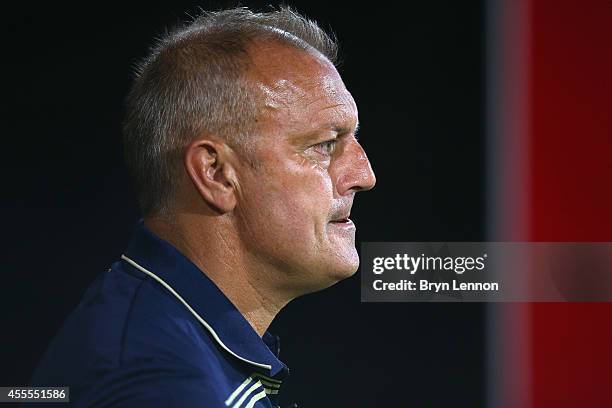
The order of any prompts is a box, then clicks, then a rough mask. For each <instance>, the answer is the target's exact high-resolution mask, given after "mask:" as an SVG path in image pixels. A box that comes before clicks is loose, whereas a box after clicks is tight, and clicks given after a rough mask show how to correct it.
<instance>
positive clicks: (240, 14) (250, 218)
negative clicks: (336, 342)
mask: <svg viewBox="0 0 612 408" xmlns="http://www.w3.org/2000/svg"><path fill="white" fill-rule="evenodd" d="M335 55H336V45H335V43H334V42H333V41H332V39H330V37H329V36H328V35H327V34H325V33H324V32H323V31H322V30H321V29H320V28H319V27H318V26H317V25H316V24H315V23H314V22H311V21H308V20H306V19H304V18H303V17H301V16H300V15H298V14H296V13H294V12H292V11H291V10H289V9H287V8H281V9H280V10H278V11H273V12H269V13H260V14H257V13H252V12H250V11H248V10H247V9H243V8H238V9H232V10H225V11H219V12H214V13H205V14H203V15H202V16H200V17H199V18H197V19H195V21H193V22H192V23H190V24H188V25H186V26H184V27H182V28H180V29H178V30H176V31H175V32H173V33H171V34H169V35H167V36H166V37H165V38H164V39H163V40H161V41H160V42H159V44H158V45H157V46H156V47H155V48H154V49H153V51H152V52H151V55H150V56H149V57H148V58H147V59H146V60H145V61H144V62H143V63H142V64H141V65H140V67H139V70H138V76H137V78H136V80H135V82H134V85H133V88H132V90H131V92H130V94H129V96H128V99H127V115H126V119H125V126H124V136H125V140H124V142H125V156H126V162H127V165H128V167H129V169H130V171H131V174H132V175H133V178H134V180H135V186H136V189H137V192H138V196H139V200H140V204H141V208H142V212H143V215H144V221H141V222H140V223H139V224H138V225H137V227H136V230H135V233H134V236H133V238H132V241H131V243H130V245H129V246H128V249H127V250H126V251H125V253H124V254H123V255H122V257H121V260H120V261H118V262H116V263H115V264H113V265H112V267H111V268H110V269H109V270H108V271H107V272H105V273H103V274H102V275H101V276H99V277H98V279H97V280H96V281H95V282H94V283H93V284H92V286H91V287H90V288H89V289H88V291H87V293H86V294H85V296H84V298H83V300H82V302H81V303H80V304H79V306H78V307H77V309H76V310H75V311H74V313H73V314H72V315H71V316H70V317H69V318H68V320H67V322H66V323H65V325H64V327H63V328H62V329H61V330H60V332H59V334H58V335H57V337H56V338H55V339H54V341H53V343H52V344H51V346H50V348H49V349H48V351H47V353H46V355H45V357H44V358H43V360H42V362H41V363H40V365H39V367H38V369H37V371H36V373H35V375H34V379H33V384H34V385H49V386H51V385H53V386H70V395H71V401H72V402H73V403H74V405H76V406H122V407H123V406H125V407H141V406H142V407H145V406H146V407H150V406H168V407H224V406H231V407H236V408H238V407H273V406H277V397H278V392H279V390H280V388H281V386H282V381H283V379H284V378H285V377H286V375H287V374H288V369H287V367H286V366H285V365H284V364H283V363H282V362H281V361H280V360H279V359H278V339H277V338H276V337H275V336H273V335H271V334H270V333H268V332H267V331H266V330H267V328H268V326H269V325H270V323H271V321H272V320H273V319H274V317H275V316H276V314H277V313H278V312H279V311H280V310H281V309H282V308H283V307H284V306H285V305H286V304H287V303H288V302H290V301H291V300H292V299H295V298H296V297H298V296H300V295H303V294H306V293H310V292H313V291H316V290H320V289H323V288H326V287H329V286H330V285H333V284H334V283H336V282H338V281H339V280H342V279H344V278H347V277H349V276H351V275H352V274H353V273H354V272H355V271H356V270H357V268H358V264H359V258H358V255H357V252H356V249H355V226H354V225H353V223H352V221H351V220H350V218H349V215H350V211H351V206H352V203H353V199H354V197H355V193H356V192H358V191H363V190H368V189H370V188H372V187H373V186H374V184H375V177H374V174H373V172H372V169H371V167H370V163H369V161H368V159H367V157H366V154H365V153H364V151H363V149H362V148H361V146H360V145H359V143H358V142H357V139H356V138H355V133H356V131H357V126H358V120H357V108H356V105H355V102H354V101H353V98H352V97H351V95H350V93H349V92H348V91H347V90H346V88H345V86H344V84H343V82H342V80H341V78H340V76H339V74H338V72H337V71H336V69H335V67H334V65H333V61H334V58H335Z"/></svg>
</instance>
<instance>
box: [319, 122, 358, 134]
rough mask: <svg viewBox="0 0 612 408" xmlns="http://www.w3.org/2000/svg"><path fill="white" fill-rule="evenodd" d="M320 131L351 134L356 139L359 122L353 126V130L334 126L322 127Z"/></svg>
mask: <svg viewBox="0 0 612 408" xmlns="http://www.w3.org/2000/svg"><path fill="white" fill-rule="evenodd" d="M321 129H331V130H332V131H333V132H336V133H339V134H348V133H353V134H354V135H355V137H357V133H359V122H357V125H356V126H355V129H354V130H353V129H352V128H350V127H346V126H335V125H330V126H324V127H322V128H321Z"/></svg>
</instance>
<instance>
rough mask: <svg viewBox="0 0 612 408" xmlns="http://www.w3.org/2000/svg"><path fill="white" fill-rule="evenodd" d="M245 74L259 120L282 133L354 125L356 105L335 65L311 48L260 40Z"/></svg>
mask: <svg viewBox="0 0 612 408" xmlns="http://www.w3.org/2000/svg"><path fill="white" fill-rule="evenodd" d="M253 61H254V69H253V70H252V74H253V77H252V78H251V79H252V80H253V81H254V82H255V84H256V87H257V89H258V90H259V92H260V96H261V101H262V106H263V109H262V112H261V115H260V118H261V120H260V126H262V127H266V128H268V129H267V130H268V131H274V130H276V131H282V132H284V133H286V134H288V135H291V134H298V133H305V132H309V131H315V130H318V129H325V128H330V129H334V128H342V129H353V130H354V129H355V127H356V126H357V106H356V105H355V101H354V100H353V97H352V96H351V94H350V93H349V92H348V90H347V89H346V87H345V85H344V83H343V81H342V79H341V77H340V75H339V74H338V71H337V70H336V68H335V67H334V66H333V64H332V63H331V62H329V61H328V60H327V59H326V58H325V57H323V56H322V55H320V54H318V52H316V51H314V50H313V51H302V50H299V49H294V48H291V47H287V46H280V45H274V44H271V45H264V46H262V47H258V49H257V50H256V51H255V52H254V55H253Z"/></svg>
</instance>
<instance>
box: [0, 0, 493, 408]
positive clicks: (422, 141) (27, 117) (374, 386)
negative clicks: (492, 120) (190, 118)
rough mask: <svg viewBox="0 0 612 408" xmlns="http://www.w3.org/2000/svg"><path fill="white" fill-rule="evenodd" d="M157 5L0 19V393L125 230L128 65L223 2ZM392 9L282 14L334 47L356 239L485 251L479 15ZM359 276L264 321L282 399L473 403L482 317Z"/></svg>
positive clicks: (31, 362)
mask: <svg viewBox="0 0 612 408" xmlns="http://www.w3.org/2000/svg"><path fill="white" fill-rule="evenodd" d="M161 3H162V2H159V3H155V2H147V3H142V4H136V3H132V2H129V3H128V2H125V4H123V5H122V6H121V7H116V6H111V5H107V4H103V3H100V4H99V5H96V6H95V7H93V4H85V3H82V4H81V6H75V7H68V6H65V5H57V4H47V5H42V6H34V5H32V4H29V3H28V4H23V5H22V6H13V7H12V8H11V9H6V10H5V11H4V12H3V14H4V29H5V30H8V35H5V38H4V39H5V42H4V43H3V44H2V51H3V60H4V62H3V65H4V68H5V69H6V68H8V71H5V74H4V81H3V88H4V91H3V95H4V98H5V105H6V106H7V108H8V109H5V110H4V111H5V112H7V113H8V115H7V117H6V118H5V120H4V126H3V138H2V176H3V181H2V192H3V198H2V214H3V221H2V245H1V247H2V249H3V253H2V264H1V265H2V277H3V279H2V302H3V307H2V321H1V324H2V326H1V328H0V333H2V334H1V338H2V343H1V348H0V353H1V354H0V367H1V368H0V375H1V377H0V385H3V386H9V385H26V384H27V383H28V379H29V376H30V374H31V371H32V369H33V367H34V366H35V364H36V362H37V361H38V359H39V358H40V356H41V355H42V353H43V352H44V350H45V347H46V345H47V344H48V342H49V341H50V339H51V337H52V336H53V335H54V333H55V332H56V331H57V330H58V328H59V327H60V325H61V323H62V321H63V320H64V319H65V317H66V316H67V314H68V313H69V312H70V310H71V309H72V308H73V307H74V306H75V305H76V304H77V303H78V301H79V299H80V297H81V295H82V294H83V292H84V290H85V288H86V287H87V285H88V284H89V282H91V281H92V280H93V278H94V276H95V275H96V274H98V273H100V272H103V271H105V270H106V269H107V268H108V266H109V265H110V264H111V263H112V262H113V261H115V260H117V259H118V257H119V256H120V254H121V253H122V251H123V249H124V248H125V245H126V243H127V241H128V239H129V236H130V233H131V229H132V227H133V225H134V223H135V221H136V220H137V219H138V217H139V212H138V209H137V205H136V200H135V196H134V194H133V192H132V189H131V186H130V182H129V180H128V178H127V173H126V169H125V166H124V165H123V163H122V157H121V130H120V121H121V118H122V103H123V98H124V96H125V94H126V93H127V90H128V88H129V84H130V80H131V68H132V64H133V63H134V62H135V61H136V60H137V59H139V58H141V57H143V56H144V55H145V54H146V51H147V48H148V46H149V45H150V44H151V43H152V39H153V38H154V37H155V36H156V35H158V34H160V33H162V31H163V30H164V27H171V26H173V25H174V24H175V23H177V22H178V21H181V20H185V19H187V18H188V16H187V14H186V13H189V14H190V15H194V14H197V7H198V6H202V7H204V8H205V9H210V8H215V7H218V6H221V5H227V4H232V3H227V2H210V1H208V2H189V1H182V2H181V1H173V2H163V3H164V4H161ZM269 3H270V2H243V3H242V4H243V5H248V6H251V7H252V8H255V9H257V8H261V7H262V6H265V5H266V4H269ZM406 3H409V4H406ZM406 3H404V4H402V5H400V4H397V5H391V4H388V3H386V2H378V3H372V4H370V5H367V6H365V5H364V6H356V5H354V4H356V3H354V2H346V3H340V2H331V1H327V2H313V1H293V2H290V3H289V4H291V5H293V6H295V8H296V9H297V10H298V11H300V12H302V13H304V14H306V15H307V16H309V17H311V18H313V19H315V20H317V21H319V22H320V23H321V24H322V25H323V26H324V27H326V28H327V27H332V28H333V30H334V31H335V32H336V34H337V36H338V38H339V39H340V44H341V48H342V55H343V64H342V66H341V67H340V73H341V74H342V75H343V78H344V80H345V83H346V85H347V87H348V89H349V90H350V91H351V92H352V94H353V96H354V98H355V100H356V101H357V104H358V107H359V114H360V122H361V130H360V139H361V142H362V144H363V146H364V148H365V149H366V152H367V153H368V156H369V158H370V161H371V163H372V166H373V168H374V171H375V172H376V175H377V178H378V184H377V186H376V188H375V189H374V190H372V191H371V192H367V193H364V194H360V195H358V196H357V199H356V201H355V205H354V207H353V209H354V210H353V217H352V218H353V219H354V220H355V222H356V224H357V227H358V230H357V237H358V240H359V241H360V242H361V241H481V240H485V236H484V233H485V212H484V210H485V207H486V206H485V190H484V186H485V182H486V180H485V174H484V169H485V165H484V151H485V145H484V116H485V115H484V94H485V92H484V91H485V90H484V83H485V75H484V41H485V38H484V37H485V31H484V16H485V10H484V5H483V3H482V2H479V1H470V2H456V1H437V2H414V3H413V2H406ZM6 72H8V74H7V73H6ZM359 279H360V277H359V274H357V275H356V276H355V277H353V278H352V279H349V280H346V281H344V282H341V283H339V284H338V285H336V286H334V287H333V288H331V289H328V290H326V291H323V292H320V293H317V294H313V295H309V296H305V297H303V298H301V299H298V300H296V301H294V302H293V303H291V304H290V305H289V306H288V307H287V308H286V309H285V310H284V311H282V312H281V314H280V315H279V316H278V318H277V319H276V320H275V322H274V323H273V325H272V327H271V331H273V332H275V333H277V334H279V335H280V336H281V339H282V348H281V349H282V351H281V357H282V358H283V360H284V361H285V362H286V363H287V364H288V365H289V367H290V368H291V370H292V376H291V378H290V380H288V381H287V382H286V386H285V389H284V393H283V394H282V397H281V398H282V400H283V401H285V402H287V403H288V402H293V401H296V402H298V403H299V404H300V407H301V408H309V407H310V408H314V407H317V408H318V407H387V406H398V407H408V406H410V407H413V406H414V407H423V406H427V407H442V406H447V405H448V404H453V406H466V407H467V406H469V407H479V406H484V401H485V391H486V381H485V348H486V338H485V334H486V333H485V308H484V305H482V304H427V303H423V304H418V303H416V304H415V303H405V304H401V303H394V304H383V303H381V304H373V303H369V304H366V303H361V302H360V285H359Z"/></svg>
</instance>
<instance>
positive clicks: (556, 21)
mask: <svg viewBox="0 0 612 408" xmlns="http://www.w3.org/2000/svg"><path fill="white" fill-rule="evenodd" d="M529 16H530V39H531V40H530V56H529V58H530V64H531V65H530V80H529V86H530V88H529V95H530V101H529V105H530V120H529V123H530V127H529V133H530V138H529V140H530V145H529V147H528V149H529V151H530V152H531V171H530V180H529V182H528V185H529V186H530V192H529V194H528V197H529V200H530V203H531V205H530V217H529V219H530V225H529V233H528V234H529V236H528V239H529V240H532V241H612V2H610V1H604V0H599V1H598V0H583V1H580V2H578V1H569V0H566V1H559V0H556V1H552V0H532V1H531V2H530V12H529ZM610 273H612V271H610ZM529 320H530V324H529V326H530V327H529V329H528V330H529V332H530V337H531V347H530V348H531V356H530V360H531V364H532V367H531V368H532V372H531V385H530V391H531V401H532V406H533V407H553V406H554V407H560V408H562V407H612V303H600V304H596V303H593V304H584V303H583V304H579V303H565V304H560V303H559V304H533V305H531V310H530V313H529Z"/></svg>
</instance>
